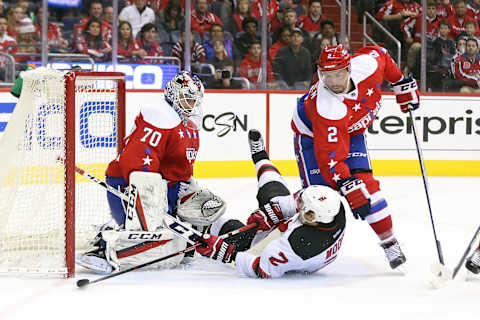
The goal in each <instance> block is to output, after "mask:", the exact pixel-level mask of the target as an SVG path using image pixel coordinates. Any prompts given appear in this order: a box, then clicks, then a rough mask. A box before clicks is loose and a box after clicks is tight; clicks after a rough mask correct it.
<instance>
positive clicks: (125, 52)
mask: <svg viewBox="0 0 480 320" xmlns="http://www.w3.org/2000/svg"><path fill="white" fill-rule="evenodd" d="M140 49H141V48H140V46H139V45H138V43H137V42H135V40H132V41H131V42H130V43H129V44H128V46H127V47H126V48H123V47H122V46H121V45H120V42H119V43H118V55H119V56H124V57H125V58H127V59H129V60H132V58H136V57H134V56H133V51H138V50H140Z"/></svg>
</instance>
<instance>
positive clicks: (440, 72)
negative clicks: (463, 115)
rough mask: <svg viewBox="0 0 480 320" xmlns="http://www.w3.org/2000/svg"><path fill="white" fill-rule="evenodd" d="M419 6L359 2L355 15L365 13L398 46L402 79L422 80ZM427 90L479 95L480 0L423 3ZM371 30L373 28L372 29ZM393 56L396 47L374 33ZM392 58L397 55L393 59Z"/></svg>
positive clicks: (397, 0)
mask: <svg viewBox="0 0 480 320" xmlns="http://www.w3.org/2000/svg"><path fill="white" fill-rule="evenodd" d="M420 3H421V1H414V0H389V1H385V0H358V1H357V3H356V4H357V12H359V13H360V14H361V13H362V12H365V11H368V12H370V13H371V14H372V15H374V16H375V17H376V19H377V20H378V21H380V22H381V23H382V24H383V25H384V26H385V27H386V28H387V29H388V30H389V31H390V32H391V33H392V34H393V35H394V36H395V37H396V38H397V39H398V40H400V41H401V43H402V48H403V50H402V51H403V52H402V56H403V57H405V59H404V61H402V63H403V66H404V69H403V71H404V74H405V75H408V74H410V73H413V75H414V76H415V77H416V78H417V79H419V78H420V50H421V48H422V46H421V41H422V39H421V31H422V15H423V14H424V13H423V12H422V8H421V5H420ZM425 15H426V17H425V19H426V23H427V25H426V38H425V40H426V52H427V54H426V57H427V68H426V69H427V89H428V90H431V91H453V92H455V91H456V92H458V91H460V92H465V93H474V92H480V88H479V84H480V55H479V45H478V44H479V42H478V40H479V38H478V37H479V36H480V29H479V19H480V0H427V11H426V12H425ZM372 27H373V26H372ZM373 34H374V35H376V40H378V41H383V42H384V44H385V46H386V47H387V48H388V49H389V50H390V52H391V53H394V52H396V50H397V49H396V48H395V47H394V44H393V43H391V41H390V40H389V39H387V38H382V37H381V36H379V35H381V34H382V33H381V32H373ZM393 56H395V55H393Z"/></svg>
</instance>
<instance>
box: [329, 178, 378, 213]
mask: <svg viewBox="0 0 480 320" xmlns="http://www.w3.org/2000/svg"><path fill="white" fill-rule="evenodd" d="M337 186H338V189H339V191H340V194H341V195H342V196H344V197H345V198H347V201H348V203H349V204H350V209H352V213H353V216H354V217H355V219H358V217H360V218H361V219H362V220H365V218H366V217H367V216H368V214H369V213H370V193H369V192H368V190H367V187H366V186H365V183H364V182H363V181H362V179H358V178H357V177H355V176H352V177H349V178H346V179H342V180H339V181H338V182H337Z"/></svg>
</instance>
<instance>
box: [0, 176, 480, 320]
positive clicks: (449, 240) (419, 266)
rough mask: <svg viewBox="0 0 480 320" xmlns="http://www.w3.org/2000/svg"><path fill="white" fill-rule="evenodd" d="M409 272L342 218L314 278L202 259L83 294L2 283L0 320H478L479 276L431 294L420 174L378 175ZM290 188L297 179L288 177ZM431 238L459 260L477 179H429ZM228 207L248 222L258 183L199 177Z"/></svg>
mask: <svg viewBox="0 0 480 320" xmlns="http://www.w3.org/2000/svg"><path fill="white" fill-rule="evenodd" d="M380 180H381V183H382V184H381V187H382V190H383V192H384V195H385V196H386V199H387V201H388V203H389V205H390V209H391V210H392V217H393V223H394V230H395V233H396V235H397V238H398V240H399V241H400V243H401V245H402V248H403V251H404V253H405V254H406V256H407V260H408V261H407V264H408V266H407V267H408V274H407V275H405V276H403V275H400V274H399V273H397V272H395V271H392V270H391V269H390V267H389V266H388V264H387V261H386V259H385V257H384V253H383V250H382V249H381V248H380V247H379V246H378V239H377V237H376V235H375V234H374V233H373V231H372V230H371V229H370V227H369V226H368V224H367V223H366V222H362V221H357V220H355V219H353V217H352V216H351V215H349V216H348V217H347V218H348V219H347V229H346V234H345V238H344V241H343V245H342V249H341V251H340V254H339V257H338V259H337V260H336V261H335V262H334V263H332V264H331V265H329V266H328V267H326V268H325V269H323V270H321V271H319V272H317V273H314V274H311V275H300V274H294V275H288V276H286V277H284V278H282V279H275V280H259V279H248V278H241V277H238V276H237V275H236V274H235V273H234V270H233V269H232V268H231V267H229V266H226V265H222V264H219V263H216V262H213V261H209V260H207V259H205V258H202V257H198V258H196V260H195V261H194V262H193V263H192V264H191V265H188V266H181V267H179V268H177V269H174V270H164V271H158V272H142V271H137V272H132V273H128V274H124V275H121V276H118V277H116V278H113V279H109V280H106V281H104V282H100V283H96V284H93V285H91V286H88V287H87V288H85V289H82V290H80V289H77V288H76V286H75V282H76V280H78V279H82V278H88V279H95V278H96V277H97V276H96V275H93V274H90V273H87V272H85V269H82V268H80V267H79V268H78V269H77V275H76V277H75V278H74V279H69V280H51V279H50V280H48V279H47V280H45V279H25V278H23V279H22V278H11V277H1V278H0V319H1V320H4V319H65V320H66V319H101V320H103V319H112V320H113V319H168V320H174V319H248V320H250V319H261V318H263V319H290V318H293V319H301V318H308V319H326V318H328V317H330V316H332V317H334V318H335V319H352V318H354V319H368V320H374V319H381V320H391V319H402V320H405V319H408V320H412V319H435V320H441V319H449V320H450V319H458V320H460V319H462V320H463V319H480V308H479V307H478V305H477V303H478V301H479V298H480V277H478V276H477V277H466V272H465V269H464V268H463V267H462V269H461V271H460V274H459V275H458V276H457V278H456V279H455V280H454V281H450V282H448V283H447V285H446V286H445V287H443V288H441V289H438V290H433V289H432V288H431V285H430V284H429V280H431V279H432V278H433V275H432V273H431V272H430V266H431V265H432V263H435V262H438V256H437V251H436V248H435V242H434V237H433V232H432V226H431V222H430V218H429V213H428V208H427V205H426V200H425V192H424V189H423V183H422V179H421V177H408V178H380ZM287 182H288V183H289V185H290V187H291V189H292V190H295V189H296V188H297V187H298V179H297V178H288V179H287ZM429 182H430V195H431V200H432V206H433V215H434V219H435V226H436V228H437V235H438V238H439V240H440V242H441V245H442V249H443V254H444V257H445V262H446V265H447V266H448V267H449V268H452V269H453V267H454V266H455V265H456V264H457V262H458V260H459V259H460V257H461V255H462V253H463V251H464V250H465V248H466V246H467V244H468V242H469V241H470V239H471V237H472V235H473V233H474V231H475V230H476V228H477V227H478V225H479V224H480V210H479V205H478V203H479V200H478V197H479V196H480V194H479V191H478V190H479V188H480V179H479V178H430V179H429ZM200 183H201V184H203V185H206V186H208V187H209V188H211V189H212V190H214V191H217V192H218V193H219V194H220V195H222V196H223V197H224V198H225V199H226V200H227V202H228V209H227V214H229V215H231V216H233V217H238V218H240V219H241V220H243V221H245V218H246V217H247V216H248V214H249V213H250V212H251V211H252V210H253V209H255V208H256V200H255V193H256V180H255V179H254V178H245V179H201V180H200Z"/></svg>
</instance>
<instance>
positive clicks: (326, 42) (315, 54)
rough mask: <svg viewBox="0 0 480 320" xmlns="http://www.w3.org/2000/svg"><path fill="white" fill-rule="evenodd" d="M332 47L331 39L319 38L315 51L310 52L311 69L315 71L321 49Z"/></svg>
mask: <svg viewBox="0 0 480 320" xmlns="http://www.w3.org/2000/svg"><path fill="white" fill-rule="evenodd" d="M331 45H332V38H329V37H326V38H321V39H320V43H318V45H317V47H316V49H315V50H314V51H313V52H312V69H313V70H314V71H317V65H318V59H319V58H320V55H321V54H322V51H323V49H325V48H326V47H328V46H331Z"/></svg>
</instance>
